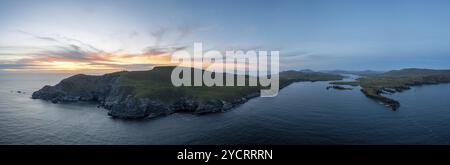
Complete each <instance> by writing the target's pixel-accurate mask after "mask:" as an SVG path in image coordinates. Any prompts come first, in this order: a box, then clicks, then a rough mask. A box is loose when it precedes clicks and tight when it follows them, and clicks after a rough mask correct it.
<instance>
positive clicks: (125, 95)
mask: <svg viewBox="0 0 450 165" xmlns="http://www.w3.org/2000/svg"><path fill="white" fill-rule="evenodd" d="M174 68H175V67H174V66H159V67H155V68H153V69H152V70H148V71H121V72H115V73H110V74H105V75H101V76H93V75H84V74H78V75H74V76H72V77H69V78H67V79H64V80H62V81H61V82H60V83H58V84H56V85H54V86H49V85H46V86H44V87H43V88H42V89H40V90H38V91H36V92H34V93H33V94H32V98H33V99H42V100H46V101H50V102H53V103H68V102H78V101H85V102H93V103H96V104H98V105H99V106H100V107H103V108H105V109H107V110H108V115H110V116H112V117H116V118H127V119H137V118H146V117H156V116H161V115H168V114H172V113H176V112H187V113H193V114H205V113H212V112H224V111H227V110H230V109H232V108H234V107H236V106H238V105H241V104H243V103H245V102H247V101H248V100H249V99H251V98H254V97H258V96H259V95H260V89H261V88H262V87H261V86H213V87H207V86H181V87H175V86H173V84H172V83H171V79H170V78H171V73H172V70H173V69H174ZM190 69H192V70H194V68H190ZM202 72H207V71H205V70H202ZM224 76H225V75H224ZM233 76H235V77H236V78H237V77H238V76H239V75H233ZM246 78H251V77H249V76H246ZM279 78H280V89H282V88H284V87H286V86H288V85H289V84H292V83H294V82H300V81H335V80H342V79H343V76H340V75H336V74H329V73H321V72H302V71H293V70H291V71H284V72H281V73H279Z"/></svg>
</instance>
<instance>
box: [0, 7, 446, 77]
mask: <svg viewBox="0 0 450 165" xmlns="http://www.w3.org/2000/svg"><path fill="white" fill-rule="evenodd" d="M449 9H450V1H447V0H279V1H275V0H239V1H238V0H70V1H65V0H58V1H56V0H0V36H1V37H0V70H2V71H30V72H37V71H70V72H80V71H89V70H90V71H105V72H106V71H110V70H143V69H148V68H151V66H154V65H164V64H167V63H168V61H170V55H171V54H172V53H173V52H175V51H178V50H190V49H192V47H193V45H194V42H201V43H203V47H204V49H205V50H220V51H226V50H244V51H245V50H267V51H272V50H277V51H280V67H281V70H288V69H313V70H331V69H344V70H367V69H371V70H391V69H400V68H411V67H417V68H436V69H443V68H446V69H448V68H450V10H449Z"/></svg>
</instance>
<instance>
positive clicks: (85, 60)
mask: <svg viewBox="0 0 450 165" xmlns="http://www.w3.org/2000/svg"><path fill="white" fill-rule="evenodd" d="M20 33H22V34H26V35H29V36H31V37H33V38H36V39H39V40H43V41H48V42H52V43H54V45H51V46H46V47H27V46H0V55H10V56H16V57H19V59H17V60H15V61H13V63H11V60H9V61H7V60H5V58H1V57H0V65H1V66H0V69H1V70H15V71H17V70H33V71H36V70H44V71H49V70H50V71H60V70H73V71H80V70H142V69H149V68H151V67H153V66H154V65H166V64H169V63H170V59H171V54H172V53H173V52H175V51H178V50H183V49H185V48H186V47H185V46H179V45H176V46H173V45H172V46H159V45H158V46H149V47H146V48H144V49H143V50H142V53H125V52H122V51H120V52H106V51H103V50H101V49H98V48H96V47H94V46H93V45H90V44H88V43H85V42H83V41H80V40H77V39H73V38H68V37H63V36H57V37H47V36H40V35H36V34H33V33H29V32H25V31H20ZM162 33H163V32H161V31H160V32H159V33H158V35H156V33H155V35H156V36H162V35H159V34H162ZM24 48H26V49H28V50H29V51H28V52H19V51H17V50H22V49H24Z"/></svg>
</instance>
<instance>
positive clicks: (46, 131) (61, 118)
mask: <svg viewBox="0 0 450 165" xmlns="http://www.w3.org/2000/svg"><path fill="white" fill-rule="evenodd" d="M68 76H70V75H68V74H30V73H6V72H2V73H0V144H76V145H78V144H118V145H122V144H133V145H134V144H325V145H328V144H332V145H334V144H355V145H360V144H449V140H448V139H450V131H448V130H450V101H449V98H450V84H440V85H426V86H417V87H413V88H412V89H411V90H407V91H404V92H401V93H395V94H392V95H391V96H389V97H392V98H394V99H396V100H398V101H400V103H401V107H400V108H399V109H398V110H397V111H392V110H390V109H389V108H387V107H385V106H383V105H382V104H380V103H378V102H376V101H374V100H371V99H368V98H367V97H365V96H364V95H363V94H362V93H361V92H360V91H359V87H356V88H354V89H353V90H343V91H341V90H333V89H330V90H326V86H327V85H328V82H299V83H294V84H291V85H290V86H288V87H286V88H284V89H282V90H281V91H280V93H279V95H278V96H277V97H273V98H255V99H252V100H250V101H248V102H247V103H245V104H243V105H241V106H239V107H237V108H235V109H233V110H230V111H228V112H224V113H215V114H207V115H192V114H186V113H176V114H172V115H168V116H162V117H158V118H152V119H143V120H122V119H114V118H111V117H109V116H108V115H107V110H105V109H102V108H97V107H96V105H95V104H91V103H71V104H53V103H50V102H46V101H42V100H33V99H31V94H32V92H34V91H36V90H38V89H40V88H41V87H43V86H44V85H55V84H56V83H58V82H59V81H60V80H62V79H63V78H66V77H68ZM18 91H20V93H19V92H18Z"/></svg>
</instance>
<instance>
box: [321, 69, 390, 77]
mask: <svg viewBox="0 0 450 165" xmlns="http://www.w3.org/2000/svg"><path fill="white" fill-rule="evenodd" d="M321 72H324V73H331V74H354V75H359V76H369V75H377V74H382V73H384V72H383V71H373V70H363V71H349V70H325V71H321Z"/></svg>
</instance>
